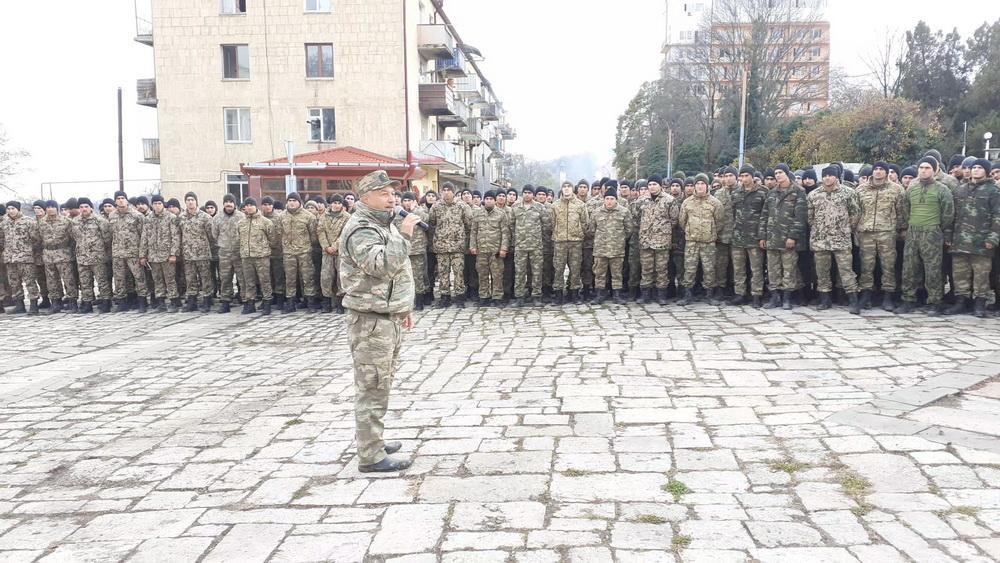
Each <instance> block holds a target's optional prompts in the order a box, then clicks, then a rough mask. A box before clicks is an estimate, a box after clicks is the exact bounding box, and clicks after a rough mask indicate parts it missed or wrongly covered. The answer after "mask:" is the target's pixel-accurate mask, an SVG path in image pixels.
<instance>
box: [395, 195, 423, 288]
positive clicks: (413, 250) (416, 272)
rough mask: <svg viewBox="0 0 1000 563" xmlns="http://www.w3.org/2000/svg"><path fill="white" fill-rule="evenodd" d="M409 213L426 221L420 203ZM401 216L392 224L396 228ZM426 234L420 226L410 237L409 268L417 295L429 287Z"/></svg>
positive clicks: (401, 220)
mask: <svg viewBox="0 0 1000 563" xmlns="http://www.w3.org/2000/svg"><path fill="white" fill-rule="evenodd" d="M410 213H412V214H414V215H419V216H420V220H421V221H423V222H424V223H426V222H427V211H426V210H425V209H424V207H423V206H422V205H418V206H415V207H414V208H413V211H411V212H410ZM402 222H403V218H402V217H399V216H397V217H396V218H395V219H393V220H392V224H393V225H396V227H397V228H398V227H399V225H400V223H402ZM428 238H429V237H428V234H427V232H425V231H424V230H423V229H421V228H419V227H418V228H416V229H413V236H411V237H410V270H411V271H412V273H413V289H414V292H415V293H416V294H417V295H423V294H424V293H427V291H428V290H429V289H430V286H429V282H428V278H427V242H428V240H427V239H428Z"/></svg>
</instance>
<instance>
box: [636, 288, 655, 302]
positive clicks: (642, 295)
mask: <svg viewBox="0 0 1000 563" xmlns="http://www.w3.org/2000/svg"><path fill="white" fill-rule="evenodd" d="M652 294H653V288H651V287H644V288H642V289H641V290H640V291H639V303H650V302H652V301H653V295H652Z"/></svg>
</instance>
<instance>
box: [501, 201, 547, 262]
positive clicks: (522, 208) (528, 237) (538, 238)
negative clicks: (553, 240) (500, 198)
mask: <svg viewBox="0 0 1000 563" xmlns="http://www.w3.org/2000/svg"><path fill="white" fill-rule="evenodd" d="M511 211H512V216H513V219H514V220H513V225H511V230H512V231H513V234H514V237H513V240H514V245H515V247H517V248H520V249H521V250H534V251H541V250H542V248H543V244H542V242H543V237H544V236H545V232H546V231H551V230H552V215H550V214H549V212H548V210H547V209H545V206H544V205H542V204H540V203H538V202H532V203H531V205H525V204H524V202H518V203H517V204H515V205H514V207H513V208H512V209H511Z"/></svg>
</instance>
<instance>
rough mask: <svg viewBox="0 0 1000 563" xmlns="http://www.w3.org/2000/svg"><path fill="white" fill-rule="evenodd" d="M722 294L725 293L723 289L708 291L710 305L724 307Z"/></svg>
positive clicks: (715, 288) (714, 288)
mask: <svg viewBox="0 0 1000 563" xmlns="http://www.w3.org/2000/svg"><path fill="white" fill-rule="evenodd" d="M722 292H723V289H722V288H721V287H713V288H712V289H709V290H708V302H709V303H710V304H712V305H715V306H719V305H722V303H723V300H722Z"/></svg>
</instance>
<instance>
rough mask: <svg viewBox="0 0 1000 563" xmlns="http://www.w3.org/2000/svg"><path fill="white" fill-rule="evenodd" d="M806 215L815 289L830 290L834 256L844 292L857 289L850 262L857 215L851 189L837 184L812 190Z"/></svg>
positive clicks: (857, 207) (855, 291) (822, 291)
mask: <svg viewBox="0 0 1000 563" xmlns="http://www.w3.org/2000/svg"><path fill="white" fill-rule="evenodd" d="M806 201H807V205H808V215H809V225H810V231H809V246H810V248H811V249H812V251H813V253H814V254H815V257H816V276H817V282H816V290H817V291H819V292H820V293H830V292H831V291H833V283H832V280H831V279H830V269H831V263H832V262H833V261H834V260H836V262H837V272H838V274H839V275H840V283H841V285H843V288H844V291H846V292H847V293H857V291H858V283H857V278H856V277H855V276H854V270H853V269H852V265H851V233H853V232H854V229H855V226H856V225H857V224H858V220H859V219H860V217H861V209H860V207H859V206H858V200H857V198H856V197H855V196H854V192H853V191H850V190H849V189H848V188H847V187H845V186H843V185H840V184H838V185H837V186H835V187H834V188H833V190H830V191H827V189H826V188H825V187H821V188H817V189H815V190H813V191H812V192H811V193H810V194H809V195H808V196H807V197H806Z"/></svg>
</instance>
